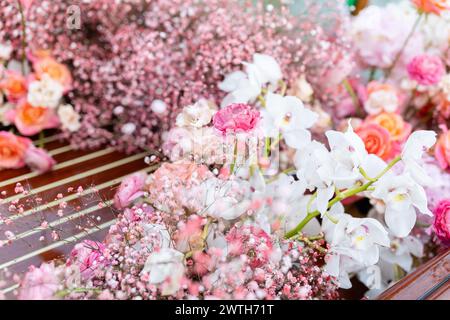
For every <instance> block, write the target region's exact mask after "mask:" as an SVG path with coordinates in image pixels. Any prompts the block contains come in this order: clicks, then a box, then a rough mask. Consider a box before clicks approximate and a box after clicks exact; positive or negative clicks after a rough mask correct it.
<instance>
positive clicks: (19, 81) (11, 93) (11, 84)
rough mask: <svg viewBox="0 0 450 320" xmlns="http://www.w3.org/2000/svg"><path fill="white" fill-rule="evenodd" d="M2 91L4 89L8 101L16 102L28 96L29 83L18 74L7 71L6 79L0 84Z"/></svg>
mask: <svg viewBox="0 0 450 320" xmlns="http://www.w3.org/2000/svg"><path fill="white" fill-rule="evenodd" d="M0 89H3V91H4V92H5V94H6V96H7V97H8V100H10V101H12V102H14V101H17V100H19V99H21V98H22V97H25V96H26V94H27V81H26V79H25V77H24V76H22V75H21V74H20V73H18V72H14V71H7V72H6V74H5V79H3V80H2V81H1V82H0Z"/></svg>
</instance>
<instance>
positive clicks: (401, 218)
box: [384, 206, 417, 238]
mask: <svg viewBox="0 0 450 320" xmlns="http://www.w3.org/2000/svg"><path fill="white" fill-rule="evenodd" d="M384 218H385V221H386V224H387V226H388V227H389V230H390V232H391V233H392V234H393V235H394V236H396V237H399V238H404V237H407V236H408V235H409V233H410V232H411V230H412V229H413V227H414V225H415V223H416V219H417V217H416V210H415V209H414V208H413V207H412V206H410V207H409V208H408V209H407V210H401V211H397V210H393V209H392V208H391V207H390V206H388V207H387V208H386V213H385V217H384Z"/></svg>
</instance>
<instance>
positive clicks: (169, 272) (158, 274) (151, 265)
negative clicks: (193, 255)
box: [141, 248, 184, 295]
mask: <svg viewBox="0 0 450 320" xmlns="http://www.w3.org/2000/svg"><path fill="white" fill-rule="evenodd" d="M183 260H184V255H183V254H182V253H181V252H179V251H177V250H174V249H170V248H164V249H161V250H160V251H158V252H153V253H151V254H150V255H149V256H148V258H147V261H145V265H144V268H143V269H142V271H141V273H148V274H149V276H150V278H149V282H150V283H151V284H161V283H164V285H163V286H162V294H163V295H171V294H174V293H175V292H177V291H178V289H180V286H181V283H180V281H181V278H182V277H183V274H184V265H183ZM166 281H167V282H166Z"/></svg>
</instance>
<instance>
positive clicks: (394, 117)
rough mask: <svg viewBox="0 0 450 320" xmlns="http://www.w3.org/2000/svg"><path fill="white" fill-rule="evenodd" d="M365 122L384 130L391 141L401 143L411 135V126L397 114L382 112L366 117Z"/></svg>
mask: <svg viewBox="0 0 450 320" xmlns="http://www.w3.org/2000/svg"><path fill="white" fill-rule="evenodd" d="M366 121H367V122H372V123H376V124H378V125H379V126H381V127H383V128H385V129H386V130H387V131H388V132H389V134H390V136H391V139H392V140H393V141H399V142H403V141H405V140H406V138H408V136H409V135H410V133H411V125H410V124H409V123H407V122H405V121H404V120H403V118H402V117H401V116H400V115H399V114H397V113H393V112H382V113H380V114H379V115H376V116H372V117H368V118H367V120H366Z"/></svg>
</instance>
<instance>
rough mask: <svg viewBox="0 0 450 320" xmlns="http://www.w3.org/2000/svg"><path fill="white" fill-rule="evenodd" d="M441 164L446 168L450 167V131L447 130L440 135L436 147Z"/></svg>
mask: <svg viewBox="0 0 450 320" xmlns="http://www.w3.org/2000/svg"><path fill="white" fill-rule="evenodd" d="M434 156H435V157H436V159H437V161H438V164H439V166H440V167H441V168H442V169H443V170H445V169H447V168H450V131H447V130H446V131H445V132H444V133H442V134H441V136H440V137H439V139H438V141H437V143H436V147H435V149H434Z"/></svg>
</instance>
